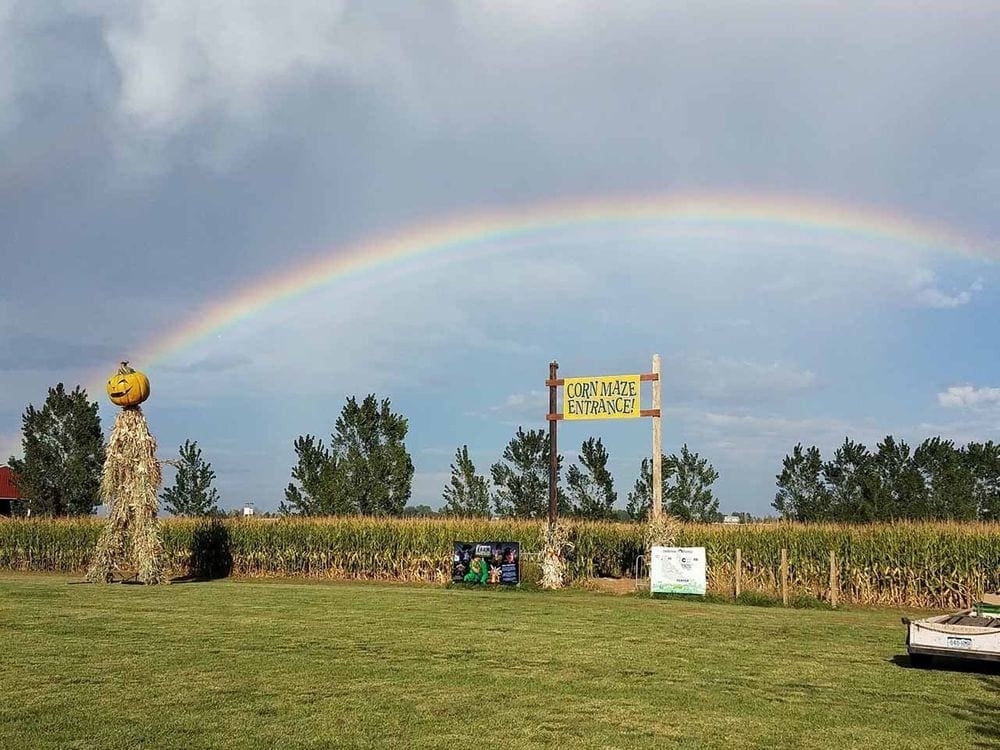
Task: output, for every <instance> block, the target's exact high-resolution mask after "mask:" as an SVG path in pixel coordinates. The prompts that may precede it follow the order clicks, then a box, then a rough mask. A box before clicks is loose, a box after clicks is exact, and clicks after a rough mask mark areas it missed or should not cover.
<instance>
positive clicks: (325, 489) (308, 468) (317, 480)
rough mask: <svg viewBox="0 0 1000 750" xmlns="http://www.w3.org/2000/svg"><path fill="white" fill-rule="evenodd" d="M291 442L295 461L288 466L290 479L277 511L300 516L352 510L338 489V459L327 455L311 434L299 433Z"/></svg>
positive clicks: (330, 514)
mask: <svg viewBox="0 0 1000 750" xmlns="http://www.w3.org/2000/svg"><path fill="white" fill-rule="evenodd" d="M294 445H295V455H296V456H297V458H298V460H297V461H296V463H295V466H294V467H292V481H291V482H289V483H288V487H286V488H285V499H284V501H283V502H282V503H281V504H280V505H279V507H278V512H279V513H281V514H282V515H289V514H293V513H295V514H299V515H303V516H334V515H347V514H350V513H354V512H356V509H355V508H353V507H350V506H349V505H348V504H347V502H346V498H345V496H344V494H343V493H342V492H339V491H338V486H339V485H338V480H339V478H340V476H339V473H338V471H337V469H338V460H337V457H336V456H333V455H331V454H330V451H329V450H327V448H326V446H324V445H323V441H322V440H319V439H318V438H316V437H314V436H313V435H302V436H300V437H298V438H296V439H295V444H294Z"/></svg>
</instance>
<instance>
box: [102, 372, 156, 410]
mask: <svg viewBox="0 0 1000 750" xmlns="http://www.w3.org/2000/svg"><path fill="white" fill-rule="evenodd" d="M107 390H108V398H110V399H111V403H113V404H117V405H118V406H124V407H126V408H127V407H129V406H138V405H139V404H141V403H142V402H143V401H145V400H146V399H147V398H149V379H148V378H147V377H146V376H145V375H143V374H142V373H141V372H138V371H136V370H133V369H132V368H131V367H129V366H128V362H122V366H121V367H119V368H118V372H116V373H115V374H114V375H112V376H111V377H110V378H108V388H107Z"/></svg>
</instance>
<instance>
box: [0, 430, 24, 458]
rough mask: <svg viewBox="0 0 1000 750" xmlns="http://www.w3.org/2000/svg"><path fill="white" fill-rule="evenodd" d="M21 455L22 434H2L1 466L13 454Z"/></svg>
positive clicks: (0, 448)
mask: <svg viewBox="0 0 1000 750" xmlns="http://www.w3.org/2000/svg"><path fill="white" fill-rule="evenodd" d="M20 455H21V434H20V433H17V434H14V435H4V434H0V466H2V465H4V464H6V463H7V459H8V458H10V457H11V456H20Z"/></svg>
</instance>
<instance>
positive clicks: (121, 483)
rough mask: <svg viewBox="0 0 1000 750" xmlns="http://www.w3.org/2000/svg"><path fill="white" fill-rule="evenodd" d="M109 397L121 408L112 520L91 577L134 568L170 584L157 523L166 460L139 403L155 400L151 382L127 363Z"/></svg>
mask: <svg viewBox="0 0 1000 750" xmlns="http://www.w3.org/2000/svg"><path fill="white" fill-rule="evenodd" d="M107 391H108V397H109V398H110V399H111V401H112V403H114V404H116V405H118V406H121V407H122V409H121V411H120V412H118V417H117V418H116V419H115V426H114V428H113V429H112V430H111V437H110V439H109V440H108V448H107V457H106V459H105V461H104V471H103V472H102V474H101V499H102V500H103V501H104V503H105V505H107V507H108V520H107V523H106V524H105V526H104V529H103V531H102V532H101V536H100V539H98V541H97V551H96V552H95V553H94V560H93V562H92V563H91V565H90V570H89V571H88V572H87V580H89V581H92V582H94V583H110V582H112V581H113V580H114V579H115V574H116V573H119V574H120V575H121V576H122V578H123V579H124V578H125V577H126V576H125V573H126V572H130V573H131V577H134V578H135V579H136V580H138V581H139V582H141V583H147V584H151V583H165V582H166V576H165V575H164V565H163V540H162V538H161V537H160V527H159V525H158V524H157V521H156V510H157V505H158V503H157V497H156V492H157V490H158V489H159V487H160V479H161V471H160V462H159V461H158V460H157V459H156V439H155V438H154V437H153V436H152V435H151V434H150V433H149V425H148V424H147V423H146V417H145V415H143V413H142V409H141V408H139V404H141V403H142V402H143V401H145V400H146V399H147V398H149V380H148V379H147V378H146V376H145V375H143V374H142V373H141V372H137V371H136V370H133V369H132V368H131V367H129V366H128V362H122V364H121V367H120V368H118V372H117V373H116V374H114V375H112V376H111V377H110V378H109V379H108V386H107Z"/></svg>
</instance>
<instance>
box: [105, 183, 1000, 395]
mask: <svg viewBox="0 0 1000 750" xmlns="http://www.w3.org/2000/svg"><path fill="white" fill-rule="evenodd" d="M650 222H655V223H658V224H663V223H668V224H669V223H671V222H676V223H678V224H699V225H710V226H711V225H717V226H728V227H734V228H755V227H762V228H773V229H783V230H797V231H802V232H804V233H806V234H807V235H812V236H817V237H827V238H831V237H832V238H836V237H838V236H839V237H841V238H847V237H854V238H863V239H866V240H870V241H875V242H888V243H892V244H893V245H900V244H902V245H908V246H913V247H918V248H924V249H930V250H937V251H945V252H958V253H963V254H967V255H970V256H979V257H983V258H987V259H996V258H997V257H998V256H997V253H996V252H995V251H994V249H993V248H992V247H989V246H987V245H986V244H985V243H984V242H982V241H979V240H975V239H973V238H971V237H965V236H962V235H960V234H959V233H957V232H954V231H952V230H949V229H947V228H945V227H941V226H936V225H934V224H931V223H928V222H924V221H918V220H916V219H913V218H910V217H907V216H904V215H901V214H896V213H893V212H891V211H887V210H884V209H872V208H863V207H858V206H851V205H844V204H834V203H825V202H821V201H813V200H808V199H804V198H801V197H790V196H780V195H739V194H733V195H720V194H711V195H691V194H686V195H665V196H638V197H619V198H604V199H585V200H571V201H561V202H555V203H549V204H545V205H542V206H538V207H532V208H525V209H514V210H505V211H484V212H482V213H478V214H475V215H473V216H463V217H458V218H451V219H446V220H444V221H434V222H429V223H425V224H419V225H415V226H411V227H408V228H404V229H401V230H399V231H396V232H394V233H391V234H388V235H384V236H380V237H375V238H371V239H365V240H362V241H359V242H356V243H354V244H350V245H346V246H339V247H335V248H332V249H330V250H328V251H325V252H323V253H321V254H320V255H319V256H318V257H316V258H315V259H312V260H309V261H306V262H304V263H302V264H301V265H299V266H297V267H294V268H292V269H290V270H288V271H286V272H285V273H284V274H282V275H278V276H274V275H268V276H266V277H263V278H259V279H257V280H255V281H252V282H251V283H249V284H248V285H246V286H245V287H243V288H241V289H237V290H236V291H234V292H232V293H231V294H229V295H228V296H227V297H225V298H224V299H222V300H220V301H218V302H214V303H212V304H210V305H207V306H205V307H204V308H202V309H201V310H199V311H198V312H197V313H195V314H193V315H191V316H190V317H189V318H188V319H186V320H184V321H182V322H181V323H180V324H179V325H177V326H175V327H173V328H171V329H169V330H167V331H165V332H164V333H163V334H162V335H160V336H159V337H158V338H154V339H153V340H152V342H151V343H149V344H147V345H145V346H144V347H143V348H141V349H139V350H137V351H134V352H133V353H132V354H131V357H130V359H131V361H133V362H134V363H135V364H136V365H137V366H141V367H143V368H144V369H145V368H150V367H153V366H155V365H156V364H158V363H161V362H164V361H168V360H169V359H170V358H171V357H173V356H175V355H177V354H178V353H180V352H182V351H183V350H185V349H187V348H189V347H192V346H195V345H196V344H198V343H199V342H201V341H204V340H206V339H209V338H210V337H212V336H216V335H218V334H220V333H221V332H223V331H225V330H226V329H227V328H229V327H231V326H234V325H236V324H237V323H239V322H240V321H243V320H246V319H248V318H252V317H253V316H254V315H256V314H257V313H259V312H260V311H262V310H264V309H266V308H270V307H273V306H275V305H280V304H282V303H283V302H286V301H288V300H291V299H293V298H296V297H299V296H302V295H304V294H307V293H308V292H310V291H313V290H315V289H317V288H319V287H324V286H327V285H331V284H335V283H342V282H348V281H350V280H351V279H354V278H357V277H359V276H362V275H368V274H376V273H378V272H379V271H380V270H382V269H386V268H387V267H389V266H392V265H394V264H397V263H400V262H402V261H407V260H413V261H416V260H418V259H422V258H427V257H430V256H435V257H438V256H440V257H441V258H442V259H447V258H448V257H449V256H450V255H454V256H455V257H459V256H461V255H462V254H464V253H468V252H470V251H472V250H474V249H475V248H477V247H482V246H485V245H488V244H491V243H497V242H500V241H511V240H514V241H520V242H528V241H530V235H534V234H537V233H541V232H546V233H549V232H558V231H560V230H576V229H580V228H589V227H602V226H608V227H614V226H622V225H632V224H642V223H650ZM110 367H111V365H110V363H109V365H108V368H105V369H108V371H110ZM104 377H105V376H104V375H101V376H98V377H95V379H94V380H93V381H92V382H94V383H103V380H104Z"/></svg>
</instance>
